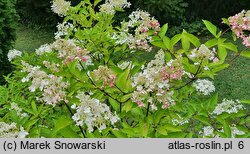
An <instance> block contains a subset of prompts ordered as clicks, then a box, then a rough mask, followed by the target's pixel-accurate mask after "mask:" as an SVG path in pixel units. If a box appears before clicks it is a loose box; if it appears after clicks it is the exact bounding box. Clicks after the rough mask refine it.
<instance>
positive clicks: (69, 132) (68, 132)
mask: <svg viewBox="0 0 250 154" xmlns="http://www.w3.org/2000/svg"><path fill="white" fill-rule="evenodd" d="M60 134H61V135H62V136H63V137H64V138H80V136H79V135H78V134H77V133H76V132H75V131H74V130H73V129H72V128H71V127H70V126H67V127H65V128H63V129H61V130H60Z"/></svg>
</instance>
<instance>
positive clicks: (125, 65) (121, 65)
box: [117, 61, 131, 70]
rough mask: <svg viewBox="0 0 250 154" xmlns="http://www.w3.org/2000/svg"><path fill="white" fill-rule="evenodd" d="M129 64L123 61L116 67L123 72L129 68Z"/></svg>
mask: <svg viewBox="0 0 250 154" xmlns="http://www.w3.org/2000/svg"><path fill="white" fill-rule="evenodd" d="M130 63H131V62H129V61H124V62H122V63H121V64H117V66H118V67H119V68H120V69H122V70H125V69H126V68H127V67H128V66H129V64H130Z"/></svg>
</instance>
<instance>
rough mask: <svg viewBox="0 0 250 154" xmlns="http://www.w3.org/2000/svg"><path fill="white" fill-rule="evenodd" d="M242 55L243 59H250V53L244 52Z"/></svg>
mask: <svg viewBox="0 0 250 154" xmlns="http://www.w3.org/2000/svg"><path fill="white" fill-rule="evenodd" d="M240 55H241V56H242V57H246V58H250V51H242V52H241V53H240Z"/></svg>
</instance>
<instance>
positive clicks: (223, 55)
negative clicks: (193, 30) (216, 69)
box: [218, 45, 227, 63]
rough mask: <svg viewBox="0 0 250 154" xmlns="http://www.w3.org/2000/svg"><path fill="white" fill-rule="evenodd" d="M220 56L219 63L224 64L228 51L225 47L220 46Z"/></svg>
mask: <svg viewBox="0 0 250 154" xmlns="http://www.w3.org/2000/svg"><path fill="white" fill-rule="evenodd" d="M218 56H219V59H220V61H219V63H224V61H225V59H226V57H227V49H226V48H225V47H223V46H220V45H218Z"/></svg>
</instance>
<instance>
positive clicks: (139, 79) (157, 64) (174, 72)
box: [132, 50, 183, 110]
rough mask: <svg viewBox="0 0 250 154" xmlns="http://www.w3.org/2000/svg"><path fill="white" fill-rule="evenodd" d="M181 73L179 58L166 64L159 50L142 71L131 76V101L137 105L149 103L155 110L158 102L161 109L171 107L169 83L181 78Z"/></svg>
mask: <svg viewBox="0 0 250 154" xmlns="http://www.w3.org/2000/svg"><path fill="white" fill-rule="evenodd" d="M182 75H183V71H182V66H181V65H180V64H179V60H171V61H170V62H168V63H167V64H166V63H165V55H164V52H163V51H162V50H160V51H159V52H158V53H157V54H156V55H155V59H154V60H152V61H150V62H149V63H148V65H147V67H146V68H144V69H143V72H140V73H138V74H136V75H135V76H134V77H133V84H132V86H133V87H135V88H136V89H135V91H134V92H133V94H132V101H133V102H135V103H136V104H137V105H138V106H139V107H146V106H147V105H146V104H148V103H149V104H150V107H151V109H152V110H157V106H158V105H157V104H158V103H160V104H161V108H163V109H166V108H169V107H171V106H172V105H174V104H175V101H174V100H173V98H172V97H173V94H174V92H173V91H171V90H170V83H171V82H172V81H174V80H181V78H182Z"/></svg>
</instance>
